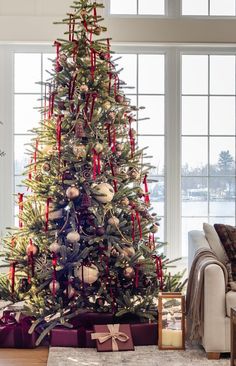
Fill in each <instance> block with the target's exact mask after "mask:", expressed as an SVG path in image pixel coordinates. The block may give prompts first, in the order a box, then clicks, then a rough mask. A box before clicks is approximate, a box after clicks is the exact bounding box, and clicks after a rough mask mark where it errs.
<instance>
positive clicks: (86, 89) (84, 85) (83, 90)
mask: <svg viewBox="0 0 236 366" xmlns="http://www.w3.org/2000/svg"><path fill="white" fill-rule="evenodd" d="M79 90H80V91H81V92H82V93H87V91H88V90H89V88H88V85H86V84H83V85H81V87H80V88H79Z"/></svg>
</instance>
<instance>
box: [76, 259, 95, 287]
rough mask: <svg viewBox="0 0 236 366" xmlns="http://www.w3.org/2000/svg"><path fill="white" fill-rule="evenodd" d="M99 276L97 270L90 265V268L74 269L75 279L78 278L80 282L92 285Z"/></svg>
mask: <svg viewBox="0 0 236 366" xmlns="http://www.w3.org/2000/svg"><path fill="white" fill-rule="evenodd" d="M98 276H99V271H98V268H97V267H96V266H95V265H94V264H91V265H90V266H80V267H78V268H76V269H75V277H78V278H79V279H80V281H84V283H88V284H89V285H92V283H94V282H96V281H97V279H98Z"/></svg>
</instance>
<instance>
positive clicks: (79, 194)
mask: <svg viewBox="0 0 236 366" xmlns="http://www.w3.org/2000/svg"><path fill="white" fill-rule="evenodd" d="M102 7H103V5H102V4H98V3H96V2H94V3H91V2H90V1H89V0H80V1H75V2H74V5H72V6H71V8H72V9H73V11H72V12H71V13H69V14H68V16H67V18H66V19H64V20H63V21H62V23H63V24H66V25H67V26H68V31H67V32H66V33H65V34H66V38H67V39H58V40H57V41H56V42H55V47H56V59H55V60H54V68H53V70H52V71H51V73H50V79H49V80H48V81H47V82H46V83H44V87H45V98H44V108H43V110H42V120H41V123H40V126H39V127H38V128H35V129H33V133H34V134H35V137H34V138H33V140H32V143H31V145H30V146H31V148H30V151H29V155H30V163H29V165H28V166H27V167H26V173H25V180H24V181H23V184H24V185H25V186H26V187H27V188H28V193H29V194H27V195H26V196H24V195H23V194H19V195H18V203H19V228H18V229H14V230H12V231H10V233H9V234H8V235H7V237H6V238H5V239H4V242H5V250H4V256H5V261H6V265H8V266H10V274H9V276H4V275H2V277H1V280H0V281H1V282H0V284H1V289H0V295H1V298H2V299H8V300H11V301H13V302H16V301H19V300H24V302H25V304H26V306H27V309H28V311H30V312H31V313H32V314H33V315H35V316H36V317H37V318H38V323H39V322H40V321H41V320H45V319H47V325H48V326H49V327H53V326H55V325H56V324H57V323H58V322H63V323H65V322H66V321H67V320H68V319H70V318H72V317H73V316H76V315H77V314H78V313H79V312H80V311H84V310H88V311H93V312H100V313H103V312H112V313H113V314H114V315H115V316H117V317H119V316H122V315H124V314H126V313H133V314H136V315H137V316H138V317H140V318H148V319H155V318H156V316H157V304H156V298H157V295H158V291H159V290H165V289H167V284H166V283H165V276H164V274H163V270H164V269H165V267H166V264H167V263H168V260H167V259H166V258H165V257H164V256H163V254H158V250H159V248H160V247H161V246H162V244H161V243H158V242H156V239H155V237H154V236H155V233H157V231H158V225H159V222H158V221H159V220H158V217H157V216H156V215H155V214H153V213H152V211H151V205H150V199H149V193H148V178H147V176H148V171H149V169H150V165H149V164H148V163H147V162H145V151H144V149H139V148H138V146H137V143H136V138H135V130H134V128H133V122H135V121H136V118H135V112H136V110H137V108H136V107H134V106H131V105H130V103H129V100H128V99H127V98H126V96H125V94H124V91H123V90H124V88H125V83H124V82H122V81H121V80H120V79H119V72H120V70H117V69H116V64H115V63H116V59H115V57H112V53H111V50H110V39H106V38H101V37H100V35H101V33H102V32H104V31H106V28H105V27H104V26H102V25H101V21H102V20H103V19H102V17H101V16H99V15H98V12H97V10H98V9H99V8H102ZM166 277H167V278H168V281H167V282H168V284H169V285H168V286H169V287H168V289H170V288H171V280H170V277H168V276H166ZM175 281H177V280H176V278H175ZM175 284H176V287H178V281H177V282H175ZM55 319H56V321H55Z"/></svg>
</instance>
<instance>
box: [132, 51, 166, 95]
mask: <svg viewBox="0 0 236 366" xmlns="http://www.w3.org/2000/svg"><path fill="white" fill-rule="evenodd" d="M164 80H165V56H164V55H139V84H138V85H139V93H141V94H142V93H143V94H164V89H165V86H164Z"/></svg>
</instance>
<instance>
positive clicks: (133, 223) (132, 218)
mask: <svg viewBox="0 0 236 366" xmlns="http://www.w3.org/2000/svg"><path fill="white" fill-rule="evenodd" d="M131 221H132V240H133V241H134V240H135V217H134V213H133V212H132V213H131Z"/></svg>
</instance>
